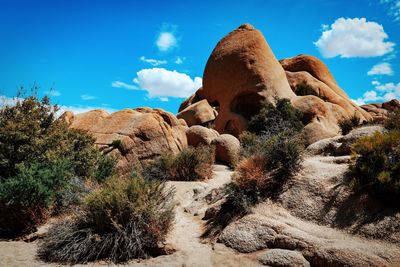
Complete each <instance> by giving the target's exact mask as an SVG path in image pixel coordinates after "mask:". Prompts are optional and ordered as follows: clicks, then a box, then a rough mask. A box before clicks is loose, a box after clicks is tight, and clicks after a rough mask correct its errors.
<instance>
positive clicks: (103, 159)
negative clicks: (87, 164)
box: [93, 155, 117, 182]
mask: <svg viewBox="0 0 400 267" xmlns="http://www.w3.org/2000/svg"><path fill="white" fill-rule="evenodd" d="M116 164H117V159H116V158H115V157H113V156H110V155H100V156H99V158H98V161H97V164H96V169H95V171H94V174H93V178H94V179H95V180H96V181H98V182H104V181H105V180H106V179H107V178H108V177H111V176H113V175H114V174H115V173H116V170H115V167H116Z"/></svg>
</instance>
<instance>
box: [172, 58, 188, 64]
mask: <svg viewBox="0 0 400 267" xmlns="http://www.w3.org/2000/svg"><path fill="white" fill-rule="evenodd" d="M185 59H186V58H185V57H183V58H182V57H177V58H176V60H175V64H178V65H180V64H183V61H184V60H185Z"/></svg>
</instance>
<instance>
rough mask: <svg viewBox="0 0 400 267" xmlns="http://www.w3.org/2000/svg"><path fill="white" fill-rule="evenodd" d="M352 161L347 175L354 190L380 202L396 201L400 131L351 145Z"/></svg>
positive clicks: (399, 187) (399, 196)
mask: <svg viewBox="0 0 400 267" xmlns="http://www.w3.org/2000/svg"><path fill="white" fill-rule="evenodd" d="M353 153H354V154H353V157H354V159H355V162H354V163H353V164H352V165H351V166H350V171H349V174H350V176H351V178H352V184H353V185H354V187H355V188H356V189H365V190H367V191H369V192H371V193H372V194H375V195H378V196H379V197H382V198H383V199H391V200H395V201H394V202H393V201H392V203H398V201H399V200H400V131H397V130H392V131H389V132H387V133H376V134H375V135H373V136H370V137H364V138H361V139H359V140H358V141H357V142H356V143H355V144H354V145H353Z"/></svg>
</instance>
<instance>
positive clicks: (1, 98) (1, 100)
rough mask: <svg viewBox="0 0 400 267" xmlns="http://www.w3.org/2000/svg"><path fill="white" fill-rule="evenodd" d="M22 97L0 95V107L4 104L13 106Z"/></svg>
mask: <svg viewBox="0 0 400 267" xmlns="http://www.w3.org/2000/svg"><path fill="white" fill-rule="evenodd" d="M22 100H23V98H19V97H7V96H5V95H0V108H3V107H5V106H15V104H16V103H17V102H18V101H22Z"/></svg>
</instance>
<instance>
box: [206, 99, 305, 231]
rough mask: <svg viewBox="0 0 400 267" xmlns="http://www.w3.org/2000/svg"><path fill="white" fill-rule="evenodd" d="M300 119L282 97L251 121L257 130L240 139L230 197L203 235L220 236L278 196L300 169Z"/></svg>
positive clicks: (244, 134) (226, 190)
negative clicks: (226, 228)
mask: <svg viewBox="0 0 400 267" xmlns="http://www.w3.org/2000/svg"><path fill="white" fill-rule="evenodd" d="M285 114H286V115H285ZM274 116H276V117H274ZM300 118H301V114H299V113H298V112H297V111H296V110H295V109H294V108H293V107H292V106H291V105H290V102H288V101H287V100H282V101H278V103H277V106H276V107H274V106H273V105H271V104H266V107H265V108H263V109H262V110H261V111H260V114H258V115H256V116H255V119H252V120H251V123H252V124H251V125H252V127H253V128H251V130H252V131H253V132H244V133H242V134H241V136H240V138H239V139H240V142H241V151H240V158H241V159H240V161H239V163H238V164H237V165H236V168H235V173H234V175H233V179H232V183H230V184H228V185H227V186H226V188H225V192H224V195H225V198H226V200H225V202H224V203H223V204H222V206H221V209H220V210H219V211H218V212H217V214H216V215H215V216H213V217H212V218H211V219H209V220H208V222H207V227H206V230H205V233H204V234H203V237H216V236H217V235H218V234H219V233H220V231H221V230H222V229H223V228H224V227H225V226H227V225H228V224H229V223H231V222H232V221H234V220H235V219H237V218H240V217H241V216H244V215H245V214H247V213H249V212H250V210H251V208H252V207H253V206H254V205H255V204H257V203H258V202H260V201H262V200H264V199H266V198H275V197H276V196H278V195H279V193H280V192H281V191H282V189H283V188H284V185H285V184H286V181H287V180H288V179H289V178H290V177H292V176H293V175H295V174H296V173H297V172H298V170H299V169H300V166H301V162H302V152H303V150H304V146H303V142H302V140H301V138H300V136H299V132H300V131H301V129H302V128H303V127H304V125H303V123H302V122H301V120H300ZM268 123H271V124H268ZM270 126H271V127H270Z"/></svg>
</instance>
